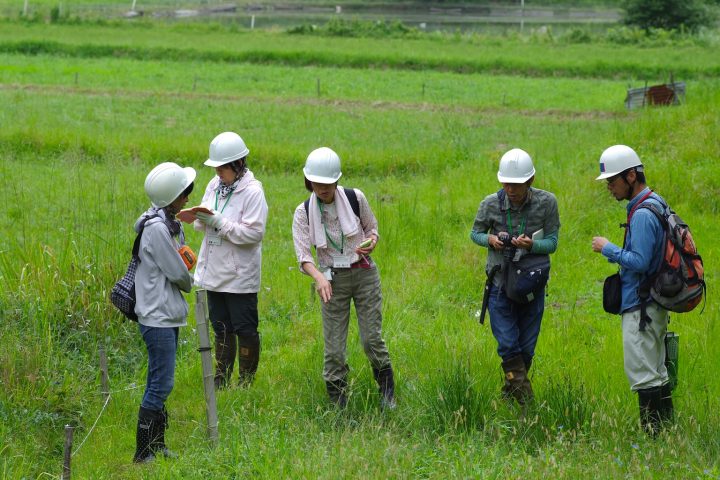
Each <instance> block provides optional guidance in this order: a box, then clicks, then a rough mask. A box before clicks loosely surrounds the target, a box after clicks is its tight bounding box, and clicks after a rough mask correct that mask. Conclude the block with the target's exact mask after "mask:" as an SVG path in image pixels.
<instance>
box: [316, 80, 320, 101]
mask: <svg viewBox="0 0 720 480" xmlns="http://www.w3.org/2000/svg"><path fill="white" fill-rule="evenodd" d="M317 96H318V97H319V96H320V79H319V78H318V79H317Z"/></svg>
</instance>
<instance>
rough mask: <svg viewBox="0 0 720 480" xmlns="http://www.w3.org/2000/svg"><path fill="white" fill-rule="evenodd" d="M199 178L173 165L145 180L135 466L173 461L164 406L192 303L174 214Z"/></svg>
mask: <svg viewBox="0 0 720 480" xmlns="http://www.w3.org/2000/svg"><path fill="white" fill-rule="evenodd" d="M195 175H196V173H195V170H194V169H192V168H190V167H187V168H182V167H180V166H178V165H176V164H174V163H170V162H166V163H161V164H160V165H158V166H157V167H155V168H154V169H153V170H152V171H151V172H150V173H149V174H148V176H147V178H146V179H145V192H146V193H147V195H148V197H150V201H151V202H152V207H151V208H149V209H148V210H147V211H146V212H145V213H143V214H142V215H141V216H140V218H139V219H138V220H137V222H136V223H135V231H136V232H138V233H140V232H141V231H142V237H141V240H140V250H139V253H138V256H139V257H140V263H139V264H138V268H137V272H136V274H135V295H136V305H135V313H136V314H137V316H138V324H139V327H140V333H141V334H142V337H143V340H144V341H145V345H146V347H147V352H148V369H147V383H146V385H145V393H144V395H143V399H142V403H141V404H140V411H139V413H138V423H137V433H136V449H135V456H134V458H133V461H134V462H136V463H145V462H149V461H152V460H153V459H154V458H155V456H156V455H164V456H166V457H174V456H175V454H174V453H173V452H171V451H170V450H168V449H167V447H166V446H165V429H166V427H167V422H168V415H167V410H166V409H165V401H166V400H167V398H168V396H169V395H170V392H171V391H172V388H173V384H174V380H175V354H176V352H177V344H178V333H179V327H183V326H185V325H187V314H188V304H187V301H186V300H185V298H184V297H183V294H182V292H190V290H191V288H192V275H191V274H190V272H189V267H190V268H191V267H192V265H189V266H188V265H186V264H185V262H184V261H183V259H182V257H181V256H180V254H179V253H178V250H179V249H180V248H181V247H182V246H183V245H184V243H185V235H184V233H183V229H182V226H181V224H180V222H179V221H178V220H176V219H175V215H176V214H177V213H178V212H179V211H180V210H181V209H182V207H183V206H184V205H185V204H186V203H187V201H188V196H189V195H190V193H191V192H192V190H193V181H194V180H195Z"/></svg>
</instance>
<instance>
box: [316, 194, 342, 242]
mask: <svg viewBox="0 0 720 480" xmlns="http://www.w3.org/2000/svg"><path fill="white" fill-rule="evenodd" d="M318 206H319V207H320V215H321V216H322V214H323V213H324V211H323V203H322V201H321V200H320V199H319V198H318ZM322 224H323V228H324V229H325V238H327V240H328V242H330V245H332V246H333V247H334V248H335V250H338V251H339V252H340V255H345V235H344V234H343V233H342V228H341V229H340V246H339V247H338V244H337V243H335V241H334V240H333V239H332V238H331V237H330V234H329V233H328V231H327V226H326V225H325V222H322Z"/></svg>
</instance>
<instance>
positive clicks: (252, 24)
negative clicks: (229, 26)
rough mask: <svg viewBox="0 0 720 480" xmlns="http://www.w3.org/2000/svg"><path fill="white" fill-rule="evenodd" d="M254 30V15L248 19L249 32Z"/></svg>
mask: <svg viewBox="0 0 720 480" xmlns="http://www.w3.org/2000/svg"><path fill="white" fill-rule="evenodd" d="M254 29H255V15H252V16H251V17H250V30H254Z"/></svg>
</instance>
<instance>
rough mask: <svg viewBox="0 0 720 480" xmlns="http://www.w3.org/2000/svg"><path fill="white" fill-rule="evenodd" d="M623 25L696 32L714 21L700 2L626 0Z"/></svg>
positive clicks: (700, 0)
mask: <svg viewBox="0 0 720 480" xmlns="http://www.w3.org/2000/svg"><path fill="white" fill-rule="evenodd" d="M623 8H624V9H625V17H624V19H623V21H624V23H626V24H627V25H635V26H638V27H640V28H643V29H645V30H648V29H650V28H662V29H665V30H676V29H677V30H683V29H687V30H690V31H693V32H694V31H697V30H698V29H699V28H700V27H705V26H711V25H712V24H713V22H714V21H715V18H714V15H713V12H712V11H711V10H710V9H708V8H707V5H706V4H705V3H704V2H703V1H702V0H685V1H677V0H626V1H625V5H624V6H623Z"/></svg>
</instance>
